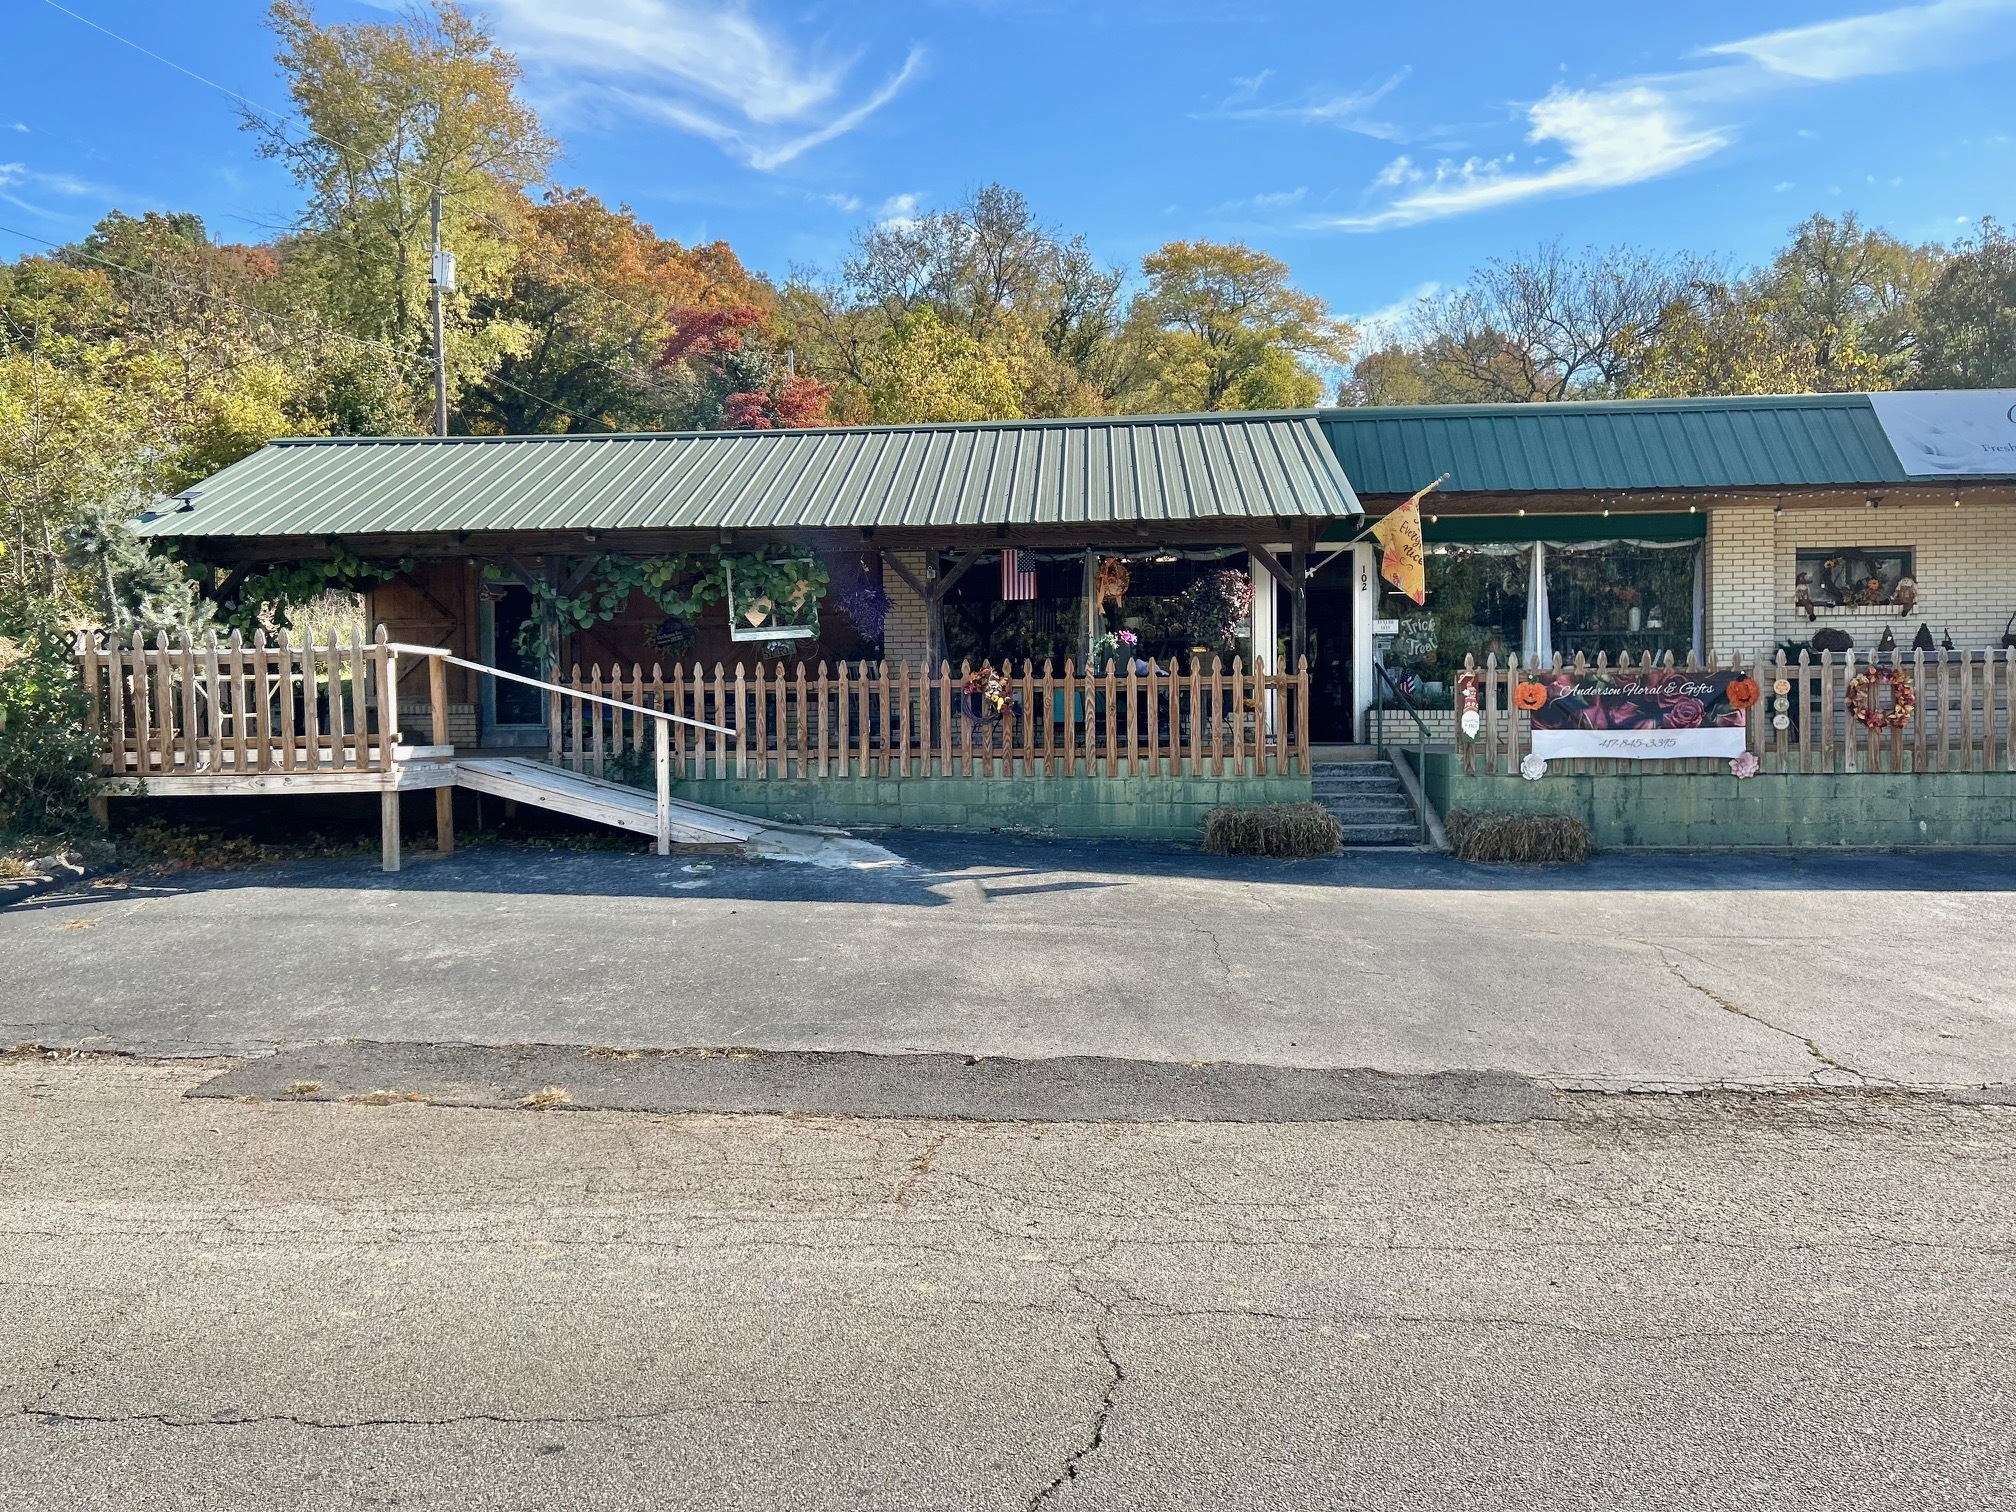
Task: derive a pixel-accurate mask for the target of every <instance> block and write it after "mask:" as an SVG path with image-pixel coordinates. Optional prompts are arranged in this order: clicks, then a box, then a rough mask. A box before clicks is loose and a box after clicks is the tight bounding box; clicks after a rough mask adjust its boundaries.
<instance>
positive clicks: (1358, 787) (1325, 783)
mask: <svg viewBox="0 0 2016 1512" xmlns="http://www.w3.org/2000/svg"><path fill="white" fill-rule="evenodd" d="M1310 791H1312V792H1317V793H1337V794H1341V795H1349V794H1353V793H1403V792H1405V791H1406V789H1405V788H1403V787H1401V786H1400V779H1399V778H1398V777H1318V778H1317V779H1316V780H1315V781H1314V782H1312V783H1311V784H1310Z"/></svg>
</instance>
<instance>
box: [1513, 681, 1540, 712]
mask: <svg viewBox="0 0 2016 1512" xmlns="http://www.w3.org/2000/svg"><path fill="white" fill-rule="evenodd" d="M1512 707H1513V708H1515V709H1525V710H1526V711H1527V712H1528V713H1531V712H1532V711H1533V710H1535V709H1544V708H1546V707H1547V685H1546V684H1545V683H1537V682H1522V683H1520V684H1519V685H1518V686H1517V687H1515V688H1514V689H1513V690H1512Z"/></svg>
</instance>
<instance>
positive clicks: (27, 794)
mask: <svg viewBox="0 0 2016 1512" xmlns="http://www.w3.org/2000/svg"><path fill="white" fill-rule="evenodd" d="M97 756H98V743H97V741H96V740H94V739H93V738H92V737H91V735H90V733H89V732H88V731H87V730H85V728H84V687H83V683H82V681H81V679H80V678H79V677H78V675H77V662H76V658H75V656H74V655H73V654H72V652H71V648H70V646H69V645H68V643H67V642H66V641H64V640H63V639H62V638H60V637H59V636H56V635H53V634H50V633H49V632H47V631H39V630H38V631H31V632H29V634H28V635H27V636H26V637H25V638H23V639H21V640H18V641H17V640H7V639H4V638H0V832H12V833H14V834H21V835H68V834H73V833H75V832H77V831H78V830H81V829H83V828H84V827H86V826H87V825H89V824H90V822H91V798H92V795H93V794H94V793H95V792H96V791H97V782H98V771H97Z"/></svg>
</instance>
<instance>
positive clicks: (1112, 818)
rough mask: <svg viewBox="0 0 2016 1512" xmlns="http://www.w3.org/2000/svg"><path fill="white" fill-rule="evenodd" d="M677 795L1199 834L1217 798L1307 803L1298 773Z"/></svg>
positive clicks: (1061, 827) (817, 783)
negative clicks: (1283, 775)
mask: <svg viewBox="0 0 2016 1512" xmlns="http://www.w3.org/2000/svg"><path fill="white" fill-rule="evenodd" d="M672 792H673V796H674V797H678V798H687V799H691V800H692V801H693V802H695V803H706V804H712V805H713V806H714V807H715V808H724V809H732V810H734V811H735V812H737V813H741V814H753V815H756V816H758V817H760V818H764V819H781V820H785V821H787V822H791V823H797V824H840V825H885V824H886V825H891V826H896V827H901V828H917V829H963V830H993V829H1030V830H1048V831H1052V832H1054V833H1057V834H1061V835H1084V836H1101V835H1132V836H1136V837H1140V838H1147V839H1160V840H1195V839H1197V838H1198V837H1199V836H1200V835H1202V833H1203V830H1204V816H1205V815H1206V814H1207V813H1209V812H1210V811H1211V810H1212V809H1214V808H1216V807H1218V806H1219V805H1220V804H1245V803H1307V802H1308V801H1309V779H1308V777H1306V776H1302V777H1167V776H1163V777H1149V776H1137V777H1058V776H1053V777H1039V776H1031V777H821V778H815V779H813V780H811V781H808V782H793V781H780V780H777V779H774V778H773V779H767V780H761V781H759V780H755V779H737V778H733V777H722V778H706V779H702V780H698V781H685V782H675V783H673V784H672Z"/></svg>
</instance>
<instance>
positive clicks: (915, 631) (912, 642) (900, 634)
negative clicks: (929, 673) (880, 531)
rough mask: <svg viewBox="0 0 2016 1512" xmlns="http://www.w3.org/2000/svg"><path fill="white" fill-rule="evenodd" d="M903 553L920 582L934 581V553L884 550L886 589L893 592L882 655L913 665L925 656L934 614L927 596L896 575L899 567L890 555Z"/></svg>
mask: <svg viewBox="0 0 2016 1512" xmlns="http://www.w3.org/2000/svg"><path fill="white" fill-rule="evenodd" d="M892 556H899V557H901V558H902V559H903V565H904V566H905V567H906V568H908V569H909V571H910V575H911V576H912V577H914V578H915V579H917V581H918V582H920V583H928V582H930V577H929V576H928V574H929V572H930V570H931V569H930V557H931V554H930V553H929V552H925V551H900V552H899V551H891V552H885V553H883V558H884V559H883V563H882V589H883V591H884V592H885V593H887V594H888V595H889V617H888V618H887V619H886V620H884V621H883V622H882V655H883V657H884V659H885V660H888V661H892V662H908V663H910V664H911V665H912V666H915V665H916V664H917V663H919V662H921V661H922V660H924V657H925V654H926V651H927V648H928V643H929V639H930V615H929V611H927V610H926V608H925V607H924V600H922V599H921V598H919V597H918V596H917V595H916V594H915V593H913V592H912V591H911V589H910V585H909V584H908V583H906V582H904V581H903V579H902V578H900V577H898V576H897V575H896V570H895V569H894V568H893V567H891V566H890V565H889V563H888V558H889V557H892Z"/></svg>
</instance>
